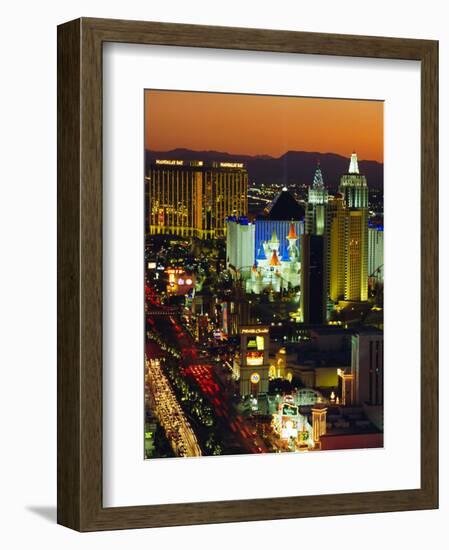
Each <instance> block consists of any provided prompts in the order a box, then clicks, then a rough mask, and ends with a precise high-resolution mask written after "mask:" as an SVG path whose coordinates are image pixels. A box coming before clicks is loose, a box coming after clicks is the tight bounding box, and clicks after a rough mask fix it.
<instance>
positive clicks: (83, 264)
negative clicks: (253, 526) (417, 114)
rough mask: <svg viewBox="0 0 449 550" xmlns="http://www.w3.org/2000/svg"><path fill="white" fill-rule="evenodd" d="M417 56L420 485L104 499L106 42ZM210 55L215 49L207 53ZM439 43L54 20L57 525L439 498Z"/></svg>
mask: <svg viewBox="0 0 449 550" xmlns="http://www.w3.org/2000/svg"><path fill="white" fill-rule="evenodd" d="M105 41H109V42H129V43H137V44H159V45H174V46H186V47H206V48H222V49H236V50H256V51H270V52H290V53H305V54H317V55H341V56H354V57H377V58H389V59H411V60H420V61H421V74H422V81H421V97H422V105H421V108H422V111H421V116H422V127H421V140H422V149H421V151H422V159H421V160H422V182H421V185H422V195H421V212H422V214H421V227H422V236H421V250H422V271H421V281H422V283H421V304H422V307H421V311H422V318H421V322H422V332H421V349H422V354H421V380H422V386H421V417H422V419H423V425H422V430H421V477H422V479H421V489H416V490H405V491H383V492H375V493H357V494H344V495H342V494H340V495H320V496H306V497H288V498H269V499H253V500H243V501H242V500H240V501H225V502H206V503H189V504H170V505H157V506H135V507H134V506H131V507H117V508H104V507H103V505H102V44H103V42H105ZM211 55H213V52H211ZM437 188H438V43H437V42H434V41H427V40H410V39H397V38H381V37H364V36H342V35H333V34H319V33H302V32H290V31H272V30H260V29H242V28H227V27H205V26H196V25H179V24H169V23H148V22H142V21H119V20H106V19H79V20H76V21H72V22H69V23H65V24H64V25H61V26H60V27H59V28H58V522H59V523H60V524H62V525H66V526H67V527H71V528H73V529H77V530H79V531H94V530H104V529H126V528H135V527H159V526H172V525H189V524H200V523H222V522H230V521H253V520H262V519H283V518H294V517H310V516H325V515H337V514H341V515H342V514H357V513H369V512H388V511H399V510H420V509H430V508H435V507H437V506H438V393H437V392H438V375H437V371H438V342H437V338H438V286H437V285H438V279H437V277H438V189H437Z"/></svg>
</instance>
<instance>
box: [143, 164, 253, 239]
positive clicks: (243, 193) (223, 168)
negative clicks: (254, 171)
mask: <svg viewBox="0 0 449 550" xmlns="http://www.w3.org/2000/svg"><path fill="white" fill-rule="evenodd" d="M147 181H148V203H149V204H148V208H149V215H148V225H149V228H148V229H149V233H150V235H160V234H161V235H179V236H181V237H197V238H199V239H214V238H220V237H224V236H225V235H226V218H227V217H228V216H245V215H246V214H247V209H248V198H247V196H248V173H247V171H246V170H245V168H244V166H243V164H242V163H240V162H212V163H206V162H203V161H184V160H167V159H162V160H156V161H154V163H152V164H151V166H150V170H149V174H148V177H147Z"/></svg>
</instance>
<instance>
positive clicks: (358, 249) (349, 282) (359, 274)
mask: <svg viewBox="0 0 449 550" xmlns="http://www.w3.org/2000/svg"><path fill="white" fill-rule="evenodd" d="M339 190H340V193H341V194H342V195H343V199H344V202H345V205H346V231H345V263H346V265H345V289H344V300H346V301H349V302H364V301H366V300H367V299H368V185H367V182H366V177H365V176H364V175H362V174H360V171H359V166H358V161H357V155H356V153H353V154H352V155H351V161H350V164H349V170H348V173H347V174H344V175H343V176H342V177H341V179H340V188H339Z"/></svg>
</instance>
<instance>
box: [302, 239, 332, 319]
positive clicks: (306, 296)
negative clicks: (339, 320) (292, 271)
mask: <svg viewBox="0 0 449 550" xmlns="http://www.w3.org/2000/svg"><path fill="white" fill-rule="evenodd" d="M326 304H327V284H326V246H325V237H323V236H322V235H301V315H302V321H303V322H304V323H307V324H311V325H315V324H322V323H325V322H326Z"/></svg>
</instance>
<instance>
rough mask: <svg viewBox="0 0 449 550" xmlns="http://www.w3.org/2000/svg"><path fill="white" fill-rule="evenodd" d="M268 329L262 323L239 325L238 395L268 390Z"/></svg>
mask: <svg viewBox="0 0 449 550" xmlns="http://www.w3.org/2000/svg"><path fill="white" fill-rule="evenodd" d="M269 352H270V330H269V327H267V326H263V325H247V326H241V327H240V357H239V358H238V361H239V367H238V371H239V372H238V376H239V386H240V395H255V396H257V395H259V394H266V393H267V392H268V382H269V369H270V361H269Z"/></svg>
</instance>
